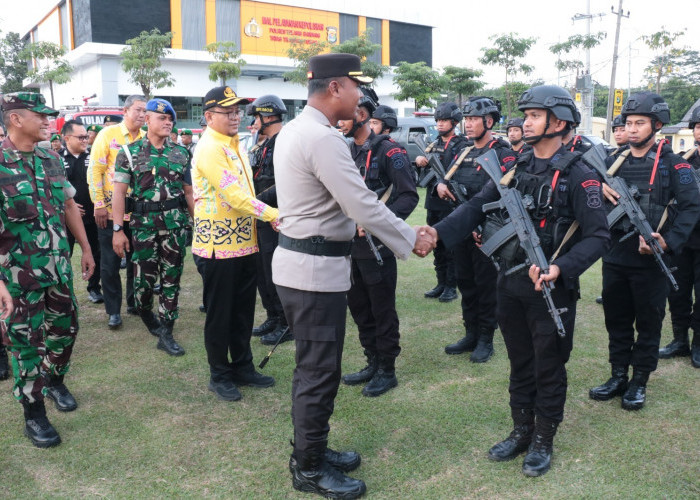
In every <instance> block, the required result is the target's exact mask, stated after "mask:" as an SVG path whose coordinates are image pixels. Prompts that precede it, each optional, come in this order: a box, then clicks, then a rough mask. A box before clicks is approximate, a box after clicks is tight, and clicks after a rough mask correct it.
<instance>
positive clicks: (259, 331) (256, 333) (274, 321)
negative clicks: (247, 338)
mask: <svg viewBox="0 0 700 500" xmlns="http://www.w3.org/2000/svg"><path fill="white" fill-rule="evenodd" d="M278 324H279V318H277V317H272V316H270V317H268V318H267V319H266V320H265V321H263V322H262V323H261V324H260V326H256V327H255V328H253V331H252V332H251V333H252V335H253V337H261V336H263V335H265V334H266V333H270V332H271V331H272V330H274V329H275V328H277V325H278Z"/></svg>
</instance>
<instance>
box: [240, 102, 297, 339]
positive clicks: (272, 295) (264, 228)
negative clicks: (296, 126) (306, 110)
mask: <svg viewBox="0 0 700 500" xmlns="http://www.w3.org/2000/svg"><path fill="white" fill-rule="evenodd" d="M246 113H247V114H248V115H249V116H252V117H253V119H254V126H255V127H256V128H257V129H258V134H260V135H262V136H265V137H266V139H265V141H264V142H263V143H262V144H258V145H257V146H256V148H257V149H256V151H255V153H254V154H253V155H252V156H251V158H252V159H254V161H255V163H251V168H252V171H253V184H254V185H255V193H256V198H258V199H259V200H261V201H262V202H263V203H265V204H266V205H270V206H272V207H275V208H277V190H276V189H275V165H274V162H273V154H274V151H275V140H276V139H277V134H279V132H280V130H282V123H283V119H282V117H283V115H286V114H287V107H286V106H285V105H284V102H283V101H282V99H280V98H279V97H277V96H276V95H264V96H261V97H258V98H257V99H255V101H253V102H252V103H250V104H249V105H248V106H246ZM256 224H257V232H258V248H259V249H260V251H259V252H258V254H257V261H256V264H257V268H258V293H259V294H260V300H261V301H262V304H263V307H264V308H265V311H266V312H267V319H266V320H265V322H264V323H263V324H262V325H260V326H258V327H256V328H253V332H252V333H253V335H261V336H262V337H261V338H260V342H262V343H263V344H266V345H275V344H276V343H277V341H278V340H279V342H280V343H282V342H287V341H288V340H292V333H291V331H290V330H289V329H288V328H287V320H286V319H285V317H284V310H283V309H282V303H281V302H280V299H279V297H278V296H277V289H276V288H275V284H274V283H273V282H272V255H273V254H274V252H275V248H277V232H275V230H274V229H272V226H271V225H270V224H268V223H267V222H262V221H260V220H258V221H257V223H256Z"/></svg>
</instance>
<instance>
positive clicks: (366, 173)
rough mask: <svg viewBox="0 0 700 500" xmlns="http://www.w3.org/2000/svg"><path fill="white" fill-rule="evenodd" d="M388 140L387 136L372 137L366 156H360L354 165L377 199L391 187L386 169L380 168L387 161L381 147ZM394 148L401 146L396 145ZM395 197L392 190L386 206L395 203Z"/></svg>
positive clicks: (383, 149) (394, 192)
mask: <svg viewBox="0 0 700 500" xmlns="http://www.w3.org/2000/svg"><path fill="white" fill-rule="evenodd" d="M388 140H390V138H389V136H388V135H377V136H374V137H373V138H372V140H370V141H369V145H368V146H369V147H368V149H367V152H366V154H360V155H358V156H357V158H356V159H355V165H357V168H359V169H360V175H361V176H362V178H363V179H364V181H365V185H366V186H367V187H368V188H369V189H370V190H372V191H374V192H375V193H376V194H377V198H381V197H382V195H384V193H385V192H386V190H387V189H388V188H389V186H390V185H391V179H390V178H389V176H388V175H387V173H386V169H385V168H380V167H381V166H385V165H386V162H387V161H388V159H387V157H386V156H385V155H384V153H385V150H386V148H383V147H382V146H383V145H384V141H388ZM392 142H393V141H392ZM396 147H401V146H399V145H398V144H396ZM364 148H365V146H363V153H364ZM401 149H403V148H401ZM380 162H381V164H380ZM396 197H397V194H396V191H395V190H392V193H391V195H390V196H389V199H388V200H386V204H387V205H391V204H392V203H393V202H394V201H396Z"/></svg>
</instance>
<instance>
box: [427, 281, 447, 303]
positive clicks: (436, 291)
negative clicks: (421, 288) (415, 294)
mask: <svg viewBox="0 0 700 500" xmlns="http://www.w3.org/2000/svg"><path fill="white" fill-rule="evenodd" d="M443 290H445V285H443V284H442V283H438V284H437V285H436V286H435V288H433V289H431V290H428V291H427V292H425V293H424V294H423V296H424V297H425V298H426V299H437V298H438V297H439V296H440V295H442V292H443Z"/></svg>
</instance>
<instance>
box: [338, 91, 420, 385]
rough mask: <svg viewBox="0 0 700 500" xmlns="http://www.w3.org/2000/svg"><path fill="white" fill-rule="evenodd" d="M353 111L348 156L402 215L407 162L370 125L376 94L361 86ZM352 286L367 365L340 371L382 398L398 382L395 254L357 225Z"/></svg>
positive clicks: (412, 193)
mask: <svg viewBox="0 0 700 500" xmlns="http://www.w3.org/2000/svg"><path fill="white" fill-rule="evenodd" d="M361 90H362V94H363V95H362V97H361V98H360V101H359V104H358V110H357V112H356V114H355V118H354V119H353V120H350V122H351V123H342V124H341V129H344V130H348V132H346V134H345V137H347V138H351V139H353V141H352V143H351V144H350V154H351V155H352V158H353V160H354V161H355V165H357V168H358V169H359V171H360V175H362V178H363V179H364V181H365V184H366V185H367V187H368V188H369V189H371V190H372V191H374V192H375V193H377V197H378V198H379V199H380V200H381V201H383V202H384V203H385V204H386V206H387V207H388V208H389V210H391V211H392V212H394V214H396V216H397V217H400V218H402V219H404V220H405V219H406V218H407V217H408V216H409V215H411V212H413V209H414V208H416V205H417V204H418V193H417V192H416V184H415V182H414V181H413V177H412V175H411V170H410V167H411V161H410V160H409V158H408V155H407V154H406V150H405V149H404V148H403V147H401V146H400V145H399V144H397V143H396V142H394V141H393V140H392V139H391V138H390V137H389V136H388V135H377V134H375V133H374V132H373V131H372V129H371V128H370V125H369V121H370V117H371V116H373V113H375V112H376V110H377V94H376V93H375V92H374V90H372V89H368V88H362V89H361ZM351 256H352V285H351V287H350V291H349V292H348V308H349V309H350V314H352V317H353V319H354V320H355V323H356V324H357V329H358V331H359V336H360V343H361V344H362V347H363V348H364V353H365V356H366V357H367V366H365V367H364V368H363V369H361V370H360V371H358V372H356V373H350V374H348V375H344V376H343V378H342V380H343V383H345V384H347V385H358V384H366V385H365V386H364V388H363V389H362V394H363V395H364V396H369V397H375V396H381V395H382V394H384V393H385V392H387V391H389V390H390V389H392V388H394V387H396V386H397V385H398V381H397V379H396V372H395V360H396V357H397V356H398V355H399V353H400V352H401V347H400V346H399V317H398V315H397V314H396V276H397V275H396V257H394V254H393V253H392V252H391V250H389V249H388V248H387V247H386V246H384V244H383V243H382V242H381V241H380V240H379V239H378V238H375V237H373V236H372V235H371V234H368V233H367V232H365V231H364V230H363V228H361V227H358V230H357V234H356V235H355V237H354V238H353V244H352V254H351Z"/></svg>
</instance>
